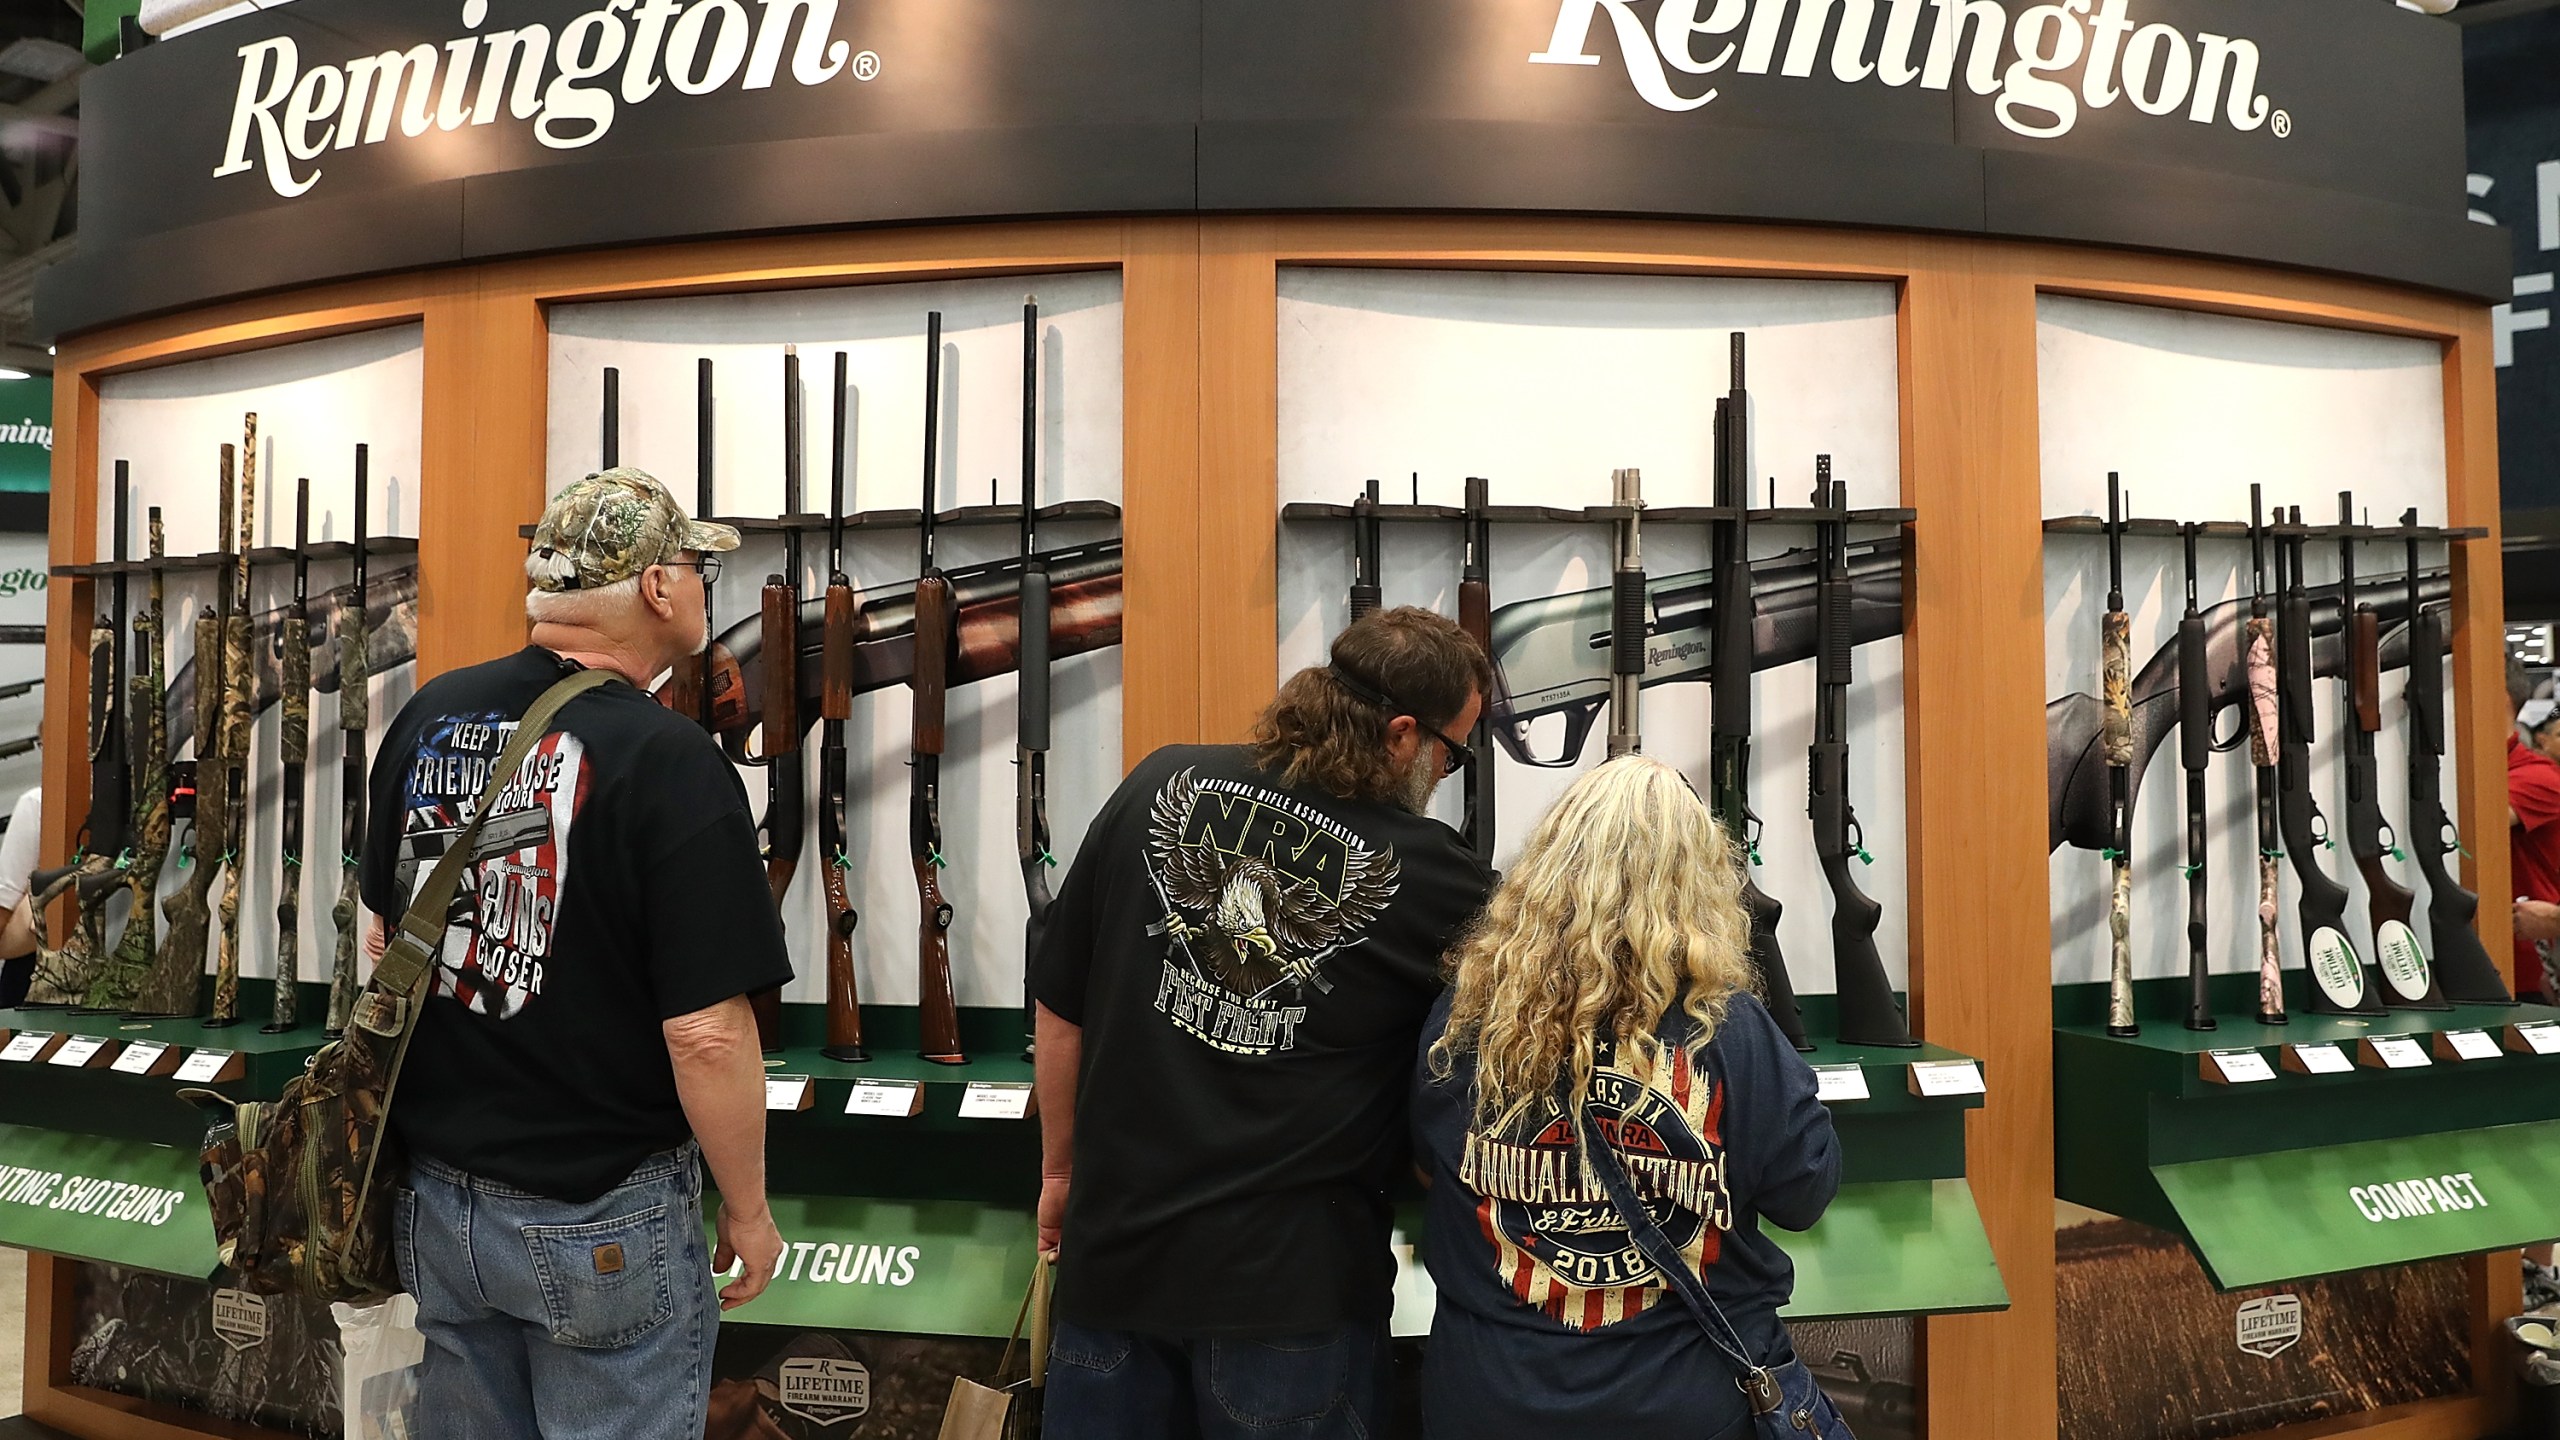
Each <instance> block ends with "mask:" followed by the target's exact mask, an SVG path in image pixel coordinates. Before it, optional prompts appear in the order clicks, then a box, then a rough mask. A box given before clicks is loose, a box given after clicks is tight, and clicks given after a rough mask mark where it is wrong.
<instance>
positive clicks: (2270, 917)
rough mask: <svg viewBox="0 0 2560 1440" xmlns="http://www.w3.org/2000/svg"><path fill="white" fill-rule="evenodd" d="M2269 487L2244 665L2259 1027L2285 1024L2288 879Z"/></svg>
mask: <svg viewBox="0 0 2560 1440" xmlns="http://www.w3.org/2000/svg"><path fill="white" fill-rule="evenodd" d="M2264 499H2265V496H2264V491H2263V487H2261V486H2257V485H2252V486H2250V487H2249V569H2250V581H2249V621H2248V627H2247V629H2246V631H2245V632H2244V633H2245V634H2246V635H2247V637H2248V638H2247V640H2246V641H2245V642H2244V648H2243V651H2242V661H2241V664H2242V666H2243V668H2244V670H2245V671H2246V673H2247V675H2248V687H2249V689H2248V698H2247V704H2248V707H2249V764H2250V766H2251V767H2252V768H2253V769H2254V770H2255V771H2256V772H2257V796H2256V799H2257V807H2258V1023H2259V1024H2261V1025H2282V1024H2284V1023H2285V1019H2286V1016H2285V1013H2284V948H2283V945H2282V942H2281V939H2280V936H2279V929H2280V918H2279V917H2280V916H2281V914H2282V912H2283V908H2284V902H2283V892H2282V879H2281V877H2280V876H2279V875H2278V874H2277V872H2276V865H2277V862H2279V861H2281V860H2283V859H2284V837H2283V832H2282V830H2281V828H2280V825H2279V822H2278V820H2277V818H2276V807H2277V803H2278V799H2279V796H2280V793H2281V789H2282V787H2281V786H2280V785H2279V784H2278V781H2277V776H2276V764H2277V756H2278V754H2279V753H2280V752H2281V750H2282V748H2283V740H2282V733H2283V721H2282V719H2281V718H2280V712H2279V710H2278V707H2277V698H2276V697H2277V684H2276V638H2275V637H2276V626H2275V620H2274V617H2272V616H2271V615H2269V614H2268V613H2267V519H2266V512H2265V509H2264V508H2263V506H2264Z"/></svg>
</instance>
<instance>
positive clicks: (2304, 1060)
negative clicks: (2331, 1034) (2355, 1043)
mask: <svg viewBox="0 0 2560 1440" xmlns="http://www.w3.org/2000/svg"><path fill="white" fill-rule="evenodd" d="M2285 1048H2286V1049H2287V1050H2290V1051H2292V1052H2293V1058H2294V1060H2295V1061H2296V1062H2297V1063H2299V1064H2300V1065H2301V1067H2302V1069H2303V1070H2304V1071H2305V1072H2306V1073H2308V1074H2312V1075H2344V1074H2346V1073H2347V1072H2348V1071H2350V1070H2353V1069H2354V1068H2356V1062H2354V1061H2353V1060H2350V1059H2348V1058H2347V1052H2346V1051H2344V1050H2341V1049H2339V1048H2338V1047H2337V1046H2335V1045H2288V1046H2286V1047H2285Z"/></svg>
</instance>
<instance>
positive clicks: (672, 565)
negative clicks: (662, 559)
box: [666, 555, 720, 585]
mask: <svg viewBox="0 0 2560 1440" xmlns="http://www.w3.org/2000/svg"><path fill="white" fill-rule="evenodd" d="M666 565H667V568H668V569H670V570H699V571H701V572H702V583H703V584H705V585H708V584H710V583H711V582H712V581H714V580H717V579H719V578H720V557H719V556H717V555H702V556H697V557H696V558H694V559H691V560H669V561H667V562H666Z"/></svg>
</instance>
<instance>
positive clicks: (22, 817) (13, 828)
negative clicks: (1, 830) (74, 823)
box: [0, 790, 44, 1009]
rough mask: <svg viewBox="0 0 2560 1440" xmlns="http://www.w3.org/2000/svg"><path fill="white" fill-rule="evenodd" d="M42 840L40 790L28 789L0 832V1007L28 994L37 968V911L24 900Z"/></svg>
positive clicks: (10, 1006) (17, 1001)
mask: <svg viewBox="0 0 2560 1440" xmlns="http://www.w3.org/2000/svg"><path fill="white" fill-rule="evenodd" d="M43 841H44V792H43V791H41V790H30V791H28V792H27V793H26V794H24V795H21V796H19V797H18V803H17V806H16V807H15V808H14V809H12V810H11V811H10V812H9V831H8V833H7V834H5V835H0V910H5V911H7V913H8V916H9V918H8V921H7V923H6V924H0V1009H5V1008H13V1007H15V1006H16V1005H17V1004H18V1003H19V1002H20V1001H22V1000H24V999H26V998H27V983H28V982H29V981H31V980H33V979H34V978H35V973H36V960H35V955H36V910H35V906H34V905H32V904H30V903H29V902H28V899H27V890H28V887H29V882H30V879H31V877H33V876H34V874H35V871H36V851H37V847H38V846H40V845H41V844H42V843H43Z"/></svg>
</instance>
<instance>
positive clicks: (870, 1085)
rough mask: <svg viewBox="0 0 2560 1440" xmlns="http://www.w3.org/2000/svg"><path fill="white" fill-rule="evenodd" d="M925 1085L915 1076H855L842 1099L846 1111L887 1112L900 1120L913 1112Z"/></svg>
mask: <svg viewBox="0 0 2560 1440" xmlns="http://www.w3.org/2000/svg"><path fill="white" fill-rule="evenodd" d="M923 1094H924V1086H923V1085H922V1084H921V1083H919V1082H917V1081H914V1080H856V1081H854V1082H853V1093H852V1094H850V1095H848V1096H846V1097H845V1100H844V1113H846V1114H847V1115H887V1116H890V1117H892V1118H893V1119H899V1120H903V1119H905V1118H907V1117H908V1116H910V1115H913V1114H915V1113H916V1111H917V1109H918V1108H919V1107H918V1105H917V1101H919V1100H920V1099H922V1098H923Z"/></svg>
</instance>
